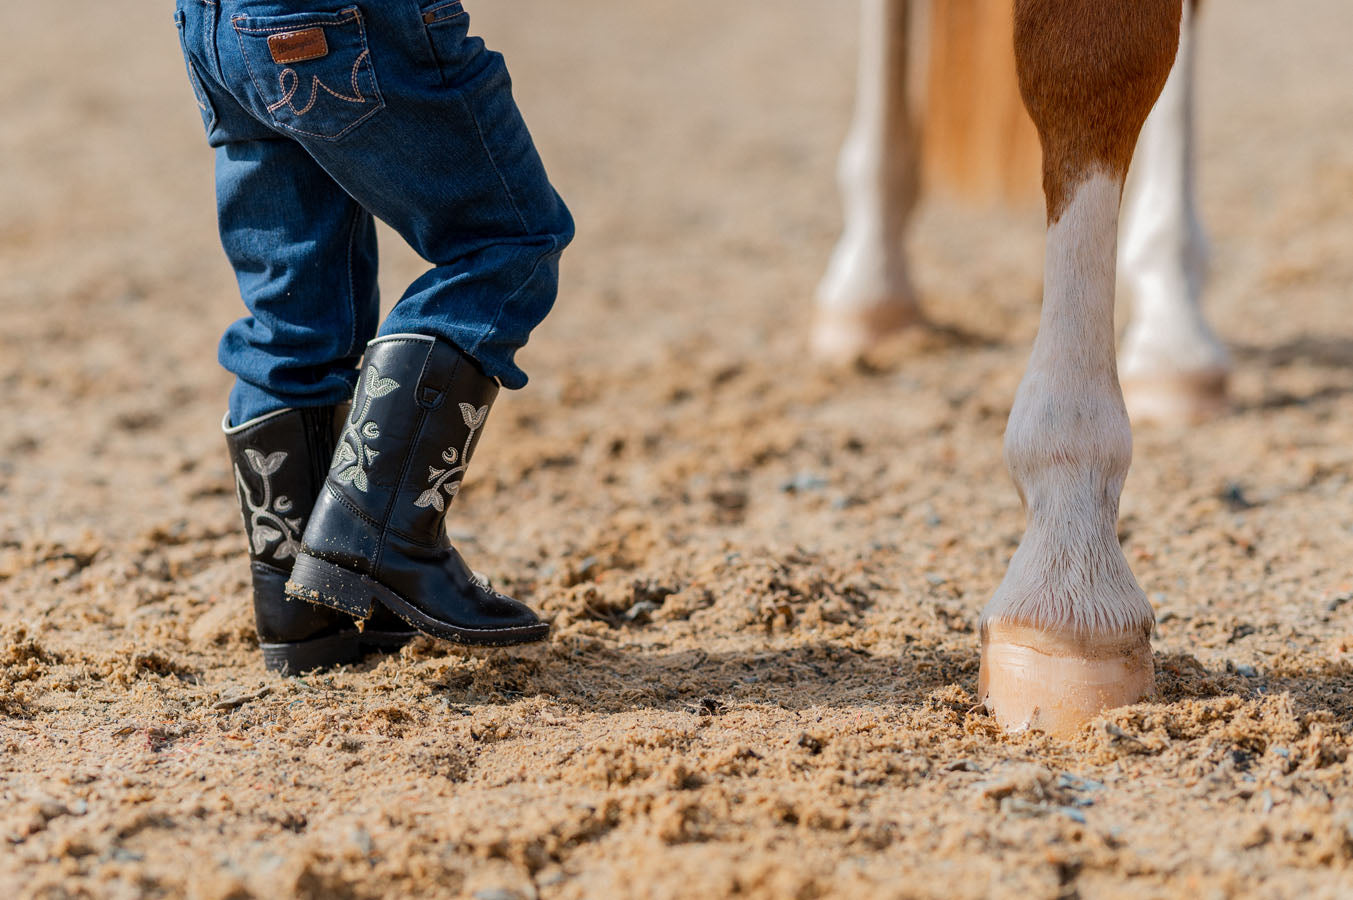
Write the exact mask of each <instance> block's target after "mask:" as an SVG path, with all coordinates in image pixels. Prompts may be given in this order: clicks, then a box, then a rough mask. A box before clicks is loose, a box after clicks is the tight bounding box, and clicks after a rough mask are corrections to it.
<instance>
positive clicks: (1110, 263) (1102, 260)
mask: <svg viewBox="0 0 1353 900" xmlns="http://www.w3.org/2000/svg"><path fill="white" fill-rule="evenodd" d="M1120 192H1121V191H1120V184H1119V182H1118V180H1117V179H1116V178H1114V177H1112V176H1110V175H1109V174H1107V173H1105V174H1093V175H1091V176H1090V177H1089V178H1087V179H1086V180H1085V181H1083V182H1081V184H1080V185H1079V186H1078V187H1076V188H1075V190H1074V193H1073V195H1072V200H1071V202H1070V203H1069V204H1068V205H1067V207H1066V209H1065V210H1064V211H1063V212H1062V215H1061V218H1060V219H1059V220H1058V221H1057V222H1056V223H1055V224H1054V225H1052V226H1051V227H1050V228H1049V229H1048V243H1047V263H1046V270H1045V275H1044V279H1045V284H1044V297H1043V313H1042V318H1041V320H1040V322H1039V329H1038V337H1037V339H1036V340H1035V341H1034V348H1033V354H1032V356H1031V358H1030V360H1029V367H1028V370H1027V371H1026V372H1025V375H1024V380H1023V381H1022V382H1021V383H1020V387H1019V391H1018V392H1017V394H1016V397H1015V405H1014V408H1013V409H1012V411H1011V414H1010V422H1009V425H1008V426H1007V429H1006V435H1005V458H1006V464H1007V465H1008V466H1009V468H1010V474H1011V476H1012V477H1013V479H1014V481H1015V484H1016V486H1017V487H1018V488H1019V492H1020V496H1021V497H1022V498H1023V500H1024V503H1025V507H1026V510H1027V514H1028V525H1027V529H1026V532H1025V535H1024V539H1023V541H1021V543H1020V546H1019V549H1018V550H1017V551H1016V553H1015V555H1014V558H1013V559H1012V560H1011V562H1010V568H1009V570H1008V571H1007V572H1006V576H1005V580H1004V581H1002V582H1001V585H1000V587H999V588H998V589H997V591H996V594H995V596H994V597H993V598H992V600H991V602H990V603H989V604H988V605H987V608H986V611H985V612H984V613H983V616H982V632H983V659H982V664H983V672H982V677H981V681H982V692H983V699H984V700H985V701H986V703H987V705H988V707H989V708H991V709H993V711H994V712H995V713H996V715H997V717H998V719H1000V721H1001V722H1002V724H1004V725H1006V726H1007V727H1012V728H1019V727H1021V726H1028V725H1036V726H1037V727H1040V728H1043V729H1044V730H1047V731H1052V732H1057V731H1064V730H1070V729H1074V728H1075V727H1078V726H1079V725H1080V724H1081V723H1082V722H1083V721H1084V720H1085V719H1087V718H1089V717H1090V716H1092V715H1094V714H1095V713H1097V712H1099V711H1100V710H1101V709H1104V708H1106V707H1109V706H1117V705H1121V704H1123V703H1131V702H1134V701H1136V700H1137V699H1140V696H1141V695H1142V694H1143V693H1146V692H1147V691H1149V689H1150V684H1151V677H1152V672H1151V649H1150V632H1151V627H1152V624H1153V622H1154V615H1153V613H1152V610H1151V606H1150V604H1149V603H1147V600H1146V596H1145V594H1144V593H1143V592H1142V589H1141V587H1139V586H1138V584H1137V581H1136V579H1135V578H1134V577H1133V575H1132V571H1131V570H1130V569H1129V568H1128V564H1127V560H1126V559H1125V558H1124V557H1123V551H1122V549H1121V548H1120V547H1119V544H1118V535H1117V520H1118V499H1119V495H1120V494H1121V492H1122V489H1123V481H1124V479H1125V478H1126V477H1127V472H1128V466H1129V465H1130V463H1131V461H1132V431H1131V428H1130V426H1129V424H1128V418H1127V413H1126V410H1125V409H1124V407H1123V399H1122V394H1121V392H1120V390H1119V387H1118V376H1117V369H1116V365H1115V356H1114V333H1113V302H1114V261H1115V260H1114V253H1115V249H1116V245H1117V225H1118V204H1119V198H1120Z"/></svg>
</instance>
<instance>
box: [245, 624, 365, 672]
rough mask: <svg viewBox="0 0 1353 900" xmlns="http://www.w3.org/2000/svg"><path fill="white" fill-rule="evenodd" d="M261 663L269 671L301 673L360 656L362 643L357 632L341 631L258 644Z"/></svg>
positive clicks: (332, 666) (327, 667)
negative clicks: (306, 638) (306, 639)
mask: <svg viewBox="0 0 1353 900" xmlns="http://www.w3.org/2000/svg"><path fill="white" fill-rule="evenodd" d="M259 648H260V649H261V650H262V651H263V665H264V667H265V668H266V669H267V670H268V671H269V672H278V673H280V674H282V675H300V674H302V673H305V672H314V671H315V670H317V669H332V668H334V667H335V666H345V665H348V664H349V663H355V662H358V661H360V660H361V658H362V647H361V645H360V644H359V643H358V640H357V632H356V630H353V631H340V632H338V633H337V634H331V635H328V636H326V637H322V638H315V639H314V640H309V641H293V642H291V643H287V644H260V645H259Z"/></svg>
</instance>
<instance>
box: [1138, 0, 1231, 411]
mask: <svg viewBox="0 0 1353 900" xmlns="http://www.w3.org/2000/svg"><path fill="white" fill-rule="evenodd" d="M1196 5H1197V4H1196V0H1195V2H1189V3H1187V4H1185V8H1184V28H1183V29H1182V30H1181V33H1180V37H1179V55H1178V57H1177V59H1176V60H1175V65H1174V69H1173V71H1172V72H1171V73H1170V78H1169V80H1168V81H1166V82H1165V89H1164V90H1163V91H1162V92H1161V95H1160V99H1159V100H1158V101H1156V106H1155V109H1153V110H1152V111H1151V115H1150V116H1148V117H1147V120H1146V125H1145V127H1143V128H1142V135H1141V138H1140V140H1139V141H1138V142H1137V154H1136V157H1135V159H1134V161H1133V164H1132V166H1133V178H1132V185H1131V188H1130V190H1129V192H1128V197H1127V199H1126V201H1125V202H1124V213H1125V215H1124V218H1125V227H1124V229H1123V249H1122V254H1121V259H1122V262H1123V274H1124V277H1125V279H1126V281H1127V283H1128V284H1129V285H1130V286H1131V288H1132V294H1133V315H1132V323H1131V325H1130V326H1129V327H1128V331H1127V336H1126V338H1125V339H1124V341H1123V352H1122V361H1121V367H1120V368H1121V372H1122V380H1123V394H1124V396H1125V398H1126V399H1127V408H1128V413H1129V415H1131V417H1132V421H1133V422H1135V423H1142V422H1158V423H1166V424H1170V423H1189V422H1197V421H1200V420H1202V419H1206V418H1209V417H1211V416H1214V415H1217V414H1219V413H1222V412H1224V411H1225V410H1226V383H1227V379H1228V377H1229V375H1230V371H1231V363H1230V357H1229V355H1228V354H1227V352H1226V348H1225V347H1224V346H1223V345H1222V343H1221V341H1220V340H1218V339H1217V336H1216V335H1215V334H1214V333H1213V331H1212V329H1211V328H1210V327H1209V326H1208V324H1207V319H1205V318H1204V317H1203V312H1202V306H1201V302H1200V300H1201V296H1202V292H1203V286H1204V283H1205V281H1206V278H1207V239H1206V237H1205V236H1204V234H1203V227H1202V224H1201V222H1200V221H1199V218H1198V206H1197V202H1196V191H1197V187H1196V184H1195V179H1194V121H1193V94H1194V84H1193V82H1194V31H1195V28H1196V26H1195V25H1194V16H1195V14H1196V12H1195V7H1196Z"/></svg>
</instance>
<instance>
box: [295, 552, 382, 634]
mask: <svg viewBox="0 0 1353 900" xmlns="http://www.w3.org/2000/svg"><path fill="white" fill-rule="evenodd" d="M372 587H373V583H372V582H371V581H370V580H369V579H367V578H365V577H363V576H361V575H359V574H357V573H356V572H351V571H349V570H347V569H345V568H343V567H342V566H337V565H334V564H333V563H331V562H325V561H324V560H322V559H317V558H315V557H313V556H311V555H309V554H308V553H300V554H298V555H297V557H296V566H295V568H293V569H292V570H291V580H290V581H288V582H287V596H288V597H290V598H291V599H293V600H303V601H305V602H306V603H317V604H319V605H321V606H328V607H330V608H332V609H337V610H341V611H343V612H345V613H347V614H348V615H350V616H355V617H356V618H358V619H369V618H371V601H372V599H373V598H374V597H375V596H376V593H377V591H373V590H372Z"/></svg>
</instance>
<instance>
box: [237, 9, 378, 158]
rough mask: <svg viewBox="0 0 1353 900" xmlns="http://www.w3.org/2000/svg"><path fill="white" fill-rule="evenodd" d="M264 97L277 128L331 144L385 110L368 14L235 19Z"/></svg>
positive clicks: (248, 63)
mask: <svg viewBox="0 0 1353 900" xmlns="http://www.w3.org/2000/svg"><path fill="white" fill-rule="evenodd" d="M231 24H232V25H233V26H234V28H235V34H236V36H237V37H238V38H239V42H240V52H241V53H242V54H243V56H244V63H245V65H246V66H247V67H248V68H249V78H250V80H251V81H252V82H253V84H254V89H255V90H256V91H258V95H259V99H260V100H262V102H263V105H264V107H266V108H267V110H268V115H269V116H271V117H272V121H273V123H274V124H276V125H277V126H279V127H281V128H284V129H286V130H288V131H292V132H295V133H296V134H300V135H304V136H306V137H312V138H320V139H321V140H326V141H333V140H337V139H339V138H341V137H343V136H344V135H346V134H348V133H349V132H351V131H352V130H353V129H354V128H356V127H357V126H358V125H360V124H362V123H363V122H365V121H366V120H367V119H369V118H371V117H372V116H374V115H375V114H376V113H378V112H380V111H381V110H382V109H384V108H385V101H384V99H382V97H381V92H380V86H379V85H378V84H377V83H376V69H375V67H374V66H373V65H372V61H371V50H370V49H369V48H368V47H367V40H366V28H365V26H364V25H363V22H362V13H361V11H360V10H359V9H358V8H357V7H355V6H351V7H348V8H347V9H344V10H340V11H339V12H336V13H291V14H288V15H284V16H236V17H235V18H234V19H232V20H231Z"/></svg>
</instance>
